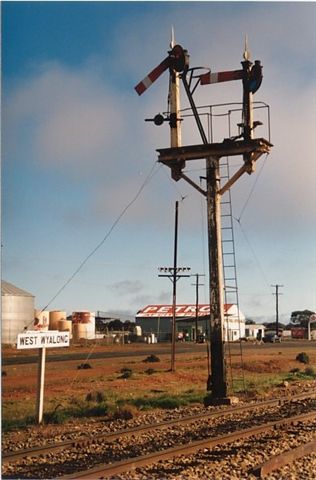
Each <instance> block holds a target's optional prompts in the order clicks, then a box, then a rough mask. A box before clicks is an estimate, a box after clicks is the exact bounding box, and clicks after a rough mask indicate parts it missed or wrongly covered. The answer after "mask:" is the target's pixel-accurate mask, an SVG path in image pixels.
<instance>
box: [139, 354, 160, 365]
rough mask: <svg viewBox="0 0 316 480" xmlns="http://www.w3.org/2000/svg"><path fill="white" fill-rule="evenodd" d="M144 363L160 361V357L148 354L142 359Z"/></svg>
mask: <svg viewBox="0 0 316 480" xmlns="http://www.w3.org/2000/svg"><path fill="white" fill-rule="evenodd" d="M143 362H144V363H156V362H160V358H159V357H157V356H156V355H153V354H151V355H149V356H148V357H147V358H145V360H143Z"/></svg>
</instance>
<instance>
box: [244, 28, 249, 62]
mask: <svg viewBox="0 0 316 480" xmlns="http://www.w3.org/2000/svg"><path fill="white" fill-rule="evenodd" d="M243 57H244V59H245V60H246V61H248V60H250V52H249V50H248V35H247V34H246V35H245V49H244V54H243Z"/></svg>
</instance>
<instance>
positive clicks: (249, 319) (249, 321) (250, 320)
mask: <svg viewBox="0 0 316 480" xmlns="http://www.w3.org/2000/svg"><path fill="white" fill-rule="evenodd" d="M245 323H246V325H255V324H256V322H255V321H254V320H252V319H251V318H246V322H245Z"/></svg>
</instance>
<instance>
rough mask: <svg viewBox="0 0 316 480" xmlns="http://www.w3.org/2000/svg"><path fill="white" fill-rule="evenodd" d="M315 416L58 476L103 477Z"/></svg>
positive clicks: (314, 414)
mask: <svg viewBox="0 0 316 480" xmlns="http://www.w3.org/2000/svg"><path fill="white" fill-rule="evenodd" d="M315 418H316V412H311V413H305V414H303V415H297V416H294V417H290V418H287V419H282V420H277V421H274V422H269V423H267V424H264V425H259V426H256V427H252V428H247V429H244V430H239V431H236V432H233V433H230V434H225V435H220V436H218V437H213V438H208V439H206V440H197V441H194V442H192V443H190V444H189V445H181V446H177V447H172V448H168V449H166V450H163V451H160V452H154V453H149V454H146V455H144V456H140V457H134V458H130V459H127V460H122V461H119V462H116V463H113V464H108V465H99V466H96V467H93V468H91V469H89V470H86V471H81V472H76V473H74V474H68V475H64V476H62V477H59V478H60V479H61V480H70V479H76V480H79V479H90V480H96V479H101V478H102V479H103V478H107V477H110V476H112V475H118V474H120V473H127V472H129V471H132V470H135V469H136V468H140V467H144V466H146V467H147V466H149V465H152V464H155V463H157V462H160V461H165V460H171V459H173V458H175V457H178V456H180V455H185V456H188V455H191V454H194V453H196V452H197V451H199V450H202V449H204V448H213V447H215V446H217V445H224V444H228V443H232V442H234V441H237V440H243V439H246V438H249V437H252V436H255V435H259V434H261V433H266V432H267V431H269V430H271V429H273V428H280V427H283V426H286V425H295V424H297V423H302V422H308V421H310V420H314V419H315Z"/></svg>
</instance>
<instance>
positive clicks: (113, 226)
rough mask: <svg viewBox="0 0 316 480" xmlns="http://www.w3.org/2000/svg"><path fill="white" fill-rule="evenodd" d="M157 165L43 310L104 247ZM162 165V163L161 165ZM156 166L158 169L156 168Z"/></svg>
mask: <svg viewBox="0 0 316 480" xmlns="http://www.w3.org/2000/svg"><path fill="white" fill-rule="evenodd" d="M156 166H157V161H155V162H154V164H153V166H152V167H151V169H150V171H149V173H148V175H147V177H146V178H145V180H144V181H143V183H142V184H141V186H140V187H139V189H138V190H137V192H136V194H135V195H134V197H133V198H132V200H130V202H129V203H128V204H127V205H126V206H125V207H124V208H123V210H122V211H121V213H120V214H119V215H118V217H117V218H116V220H115V221H114V222H113V224H112V225H111V227H110V229H109V230H108V232H107V233H106V234H105V236H104V237H103V238H102V240H101V241H100V242H99V243H98V244H97V245H96V246H95V247H94V248H93V250H92V251H91V252H90V253H89V254H88V255H87V256H86V257H85V258H84V259H83V260H82V261H81V263H80V264H79V266H78V267H77V268H76V270H75V271H74V272H73V273H72V274H71V275H70V277H69V278H68V279H67V280H66V282H65V283H64V284H63V285H62V286H61V287H60V288H59V290H58V291H57V292H56V293H55V295H54V296H53V297H52V298H51V299H50V300H49V302H48V303H47V304H46V305H45V307H44V308H42V310H41V312H43V311H45V310H46V309H47V308H48V306H49V305H50V304H51V303H52V302H53V301H54V300H55V299H56V298H57V297H58V296H59V295H60V294H61V292H62V291H63V290H65V288H66V287H67V286H68V285H69V284H70V282H71V281H72V280H73V279H74V278H75V276H76V275H77V274H78V273H79V272H80V270H81V269H82V268H83V267H84V265H85V264H86V263H87V262H88V260H89V259H90V258H91V257H92V256H93V255H94V254H95V253H96V252H97V251H98V250H99V249H100V248H101V247H102V245H103V244H104V243H105V242H106V240H107V239H108V238H109V236H110V235H111V233H112V232H113V230H114V228H115V227H116V225H117V224H118V223H119V221H120V220H121V218H122V217H123V216H124V215H125V213H126V212H127V210H128V209H129V208H130V207H131V206H132V205H133V204H134V203H135V202H136V200H137V199H138V197H139V196H140V194H141V193H142V191H143V190H144V188H145V186H146V185H147V184H148V183H149V182H150V181H151V179H152V178H153V176H154V175H155V174H156V173H157V172H158V170H159V169H158V168H156ZM160 167H161V165H160ZM155 168H156V170H155ZM31 323H33V320H32V322H30V323H29V324H28V325H27V326H26V327H24V330H27V329H28V328H29V326H30V325H31Z"/></svg>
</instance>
